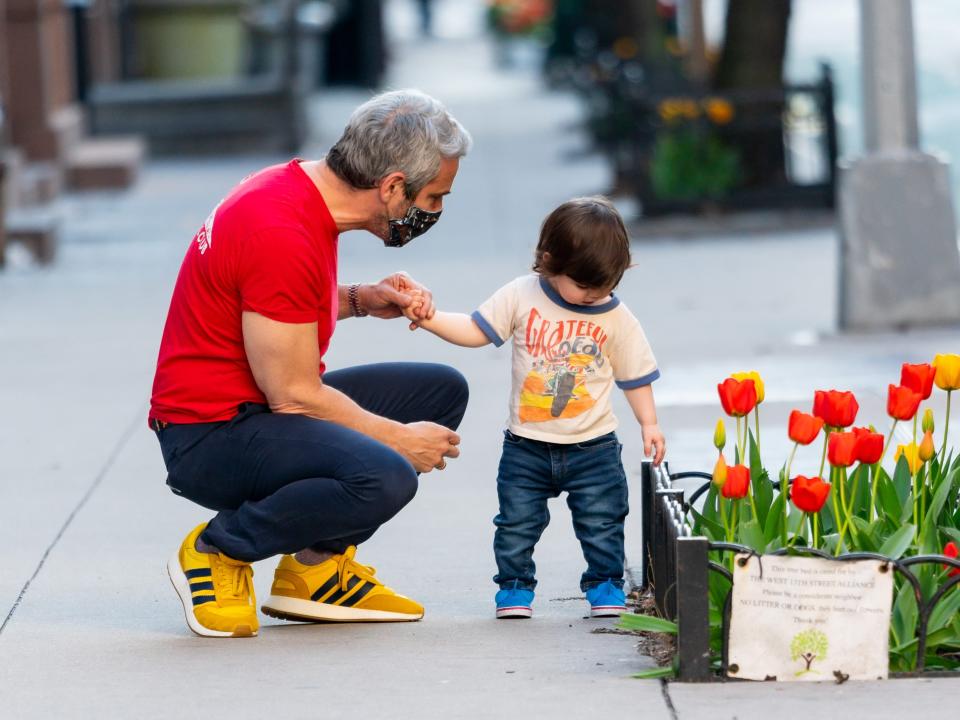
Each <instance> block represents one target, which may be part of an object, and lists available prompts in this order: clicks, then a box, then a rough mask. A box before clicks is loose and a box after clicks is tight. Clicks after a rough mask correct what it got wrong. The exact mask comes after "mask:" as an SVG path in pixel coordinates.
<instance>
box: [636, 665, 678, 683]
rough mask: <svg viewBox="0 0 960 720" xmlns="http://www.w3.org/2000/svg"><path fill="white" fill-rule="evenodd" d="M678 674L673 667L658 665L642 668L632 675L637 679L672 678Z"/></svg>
mask: <svg viewBox="0 0 960 720" xmlns="http://www.w3.org/2000/svg"><path fill="white" fill-rule="evenodd" d="M676 674H677V673H676V671H675V670H674V669H673V668H672V667H670V666H669V665H663V666H662V667H660V666H658V667H653V668H649V669H648V670H641V671H640V672H638V673H634V674H633V675H631V676H630V677H632V678H636V679H637V680H657V679H659V678H670V677H673V676H674V675H676Z"/></svg>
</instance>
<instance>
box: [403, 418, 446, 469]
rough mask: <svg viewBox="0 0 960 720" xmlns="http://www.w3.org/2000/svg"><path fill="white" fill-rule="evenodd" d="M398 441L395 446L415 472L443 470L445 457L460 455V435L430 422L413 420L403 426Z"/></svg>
mask: <svg viewBox="0 0 960 720" xmlns="http://www.w3.org/2000/svg"><path fill="white" fill-rule="evenodd" d="M403 428H404V429H403V432H402V434H401V439H400V442H399V443H398V444H397V447H396V448H395V449H396V450H397V452H399V453H400V454H401V455H403V456H404V457H405V458H406V459H407V460H409V461H410V464H411V465H413V467H414V469H415V470H416V471H417V472H421V473H428V472H430V471H431V470H443V469H444V468H445V467H446V466H447V462H446V459H445V458H455V457H458V456H459V455H460V448H459V447H457V446H458V445H459V444H460V436H459V435H457V433H455V432H454V431H453V430H448V429H447V428H445V427H443V426H442V425H437V424H436V423H432V422H415V423H409V424H407V425H404V426H403Z"/></svg>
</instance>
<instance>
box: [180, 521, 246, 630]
mask: <svg viewBox="0 0 960 720" xmlns="http://www.w3.org/2000/svg"><path fill="white" fill-rule="evenodd" d="M206 526H207V524H206V523H203V524H201V525H198V526H197V527H195V528H194V529H193V531H192V532H191V533H190V534H189V535H187V537H186V539H185V540H184V541H183V544H181V545H180V549H179V550H177V552H175V553H174V554H173V557H171V558H170V561H169V562H168V563H167V573H168V574H169V575H170V581H171V582H172V583H173V587H174V589H175V590H176V591H177V595H179V596H180V602H182V603H183V612H184V614H185V615H186V616H187V625H189V626H190V629H191V630H193V631H194V632H195V633H196V634H197V635H203V636H205V637H253V636H254V635H256V634H257V630H259V629H260V623H259V622H258V621H257V598H256V597H255V596H254V593H253V568H251V567H250V564H249V563H245V562H241V561H240V560H234V559H233V558H229V557H227V556H226V555H224V554H223V553H218V554H216V555H213V554H210V553H202V552H198V551H197V550H196V542H197V538H198V537H199V536H200V533H202V532H203V530H204V528H205V527H206Z"/></svg>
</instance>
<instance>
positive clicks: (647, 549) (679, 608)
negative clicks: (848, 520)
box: [641, 461, 960, 682]
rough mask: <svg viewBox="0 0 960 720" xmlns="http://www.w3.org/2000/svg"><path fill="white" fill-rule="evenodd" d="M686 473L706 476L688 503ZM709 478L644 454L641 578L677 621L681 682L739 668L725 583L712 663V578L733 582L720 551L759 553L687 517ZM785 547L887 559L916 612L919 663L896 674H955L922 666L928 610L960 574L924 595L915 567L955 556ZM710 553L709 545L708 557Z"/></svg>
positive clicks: (953, 562)
mask: <svg viewBox="0 0 960 720" xmlns="http://www.w3.org/2000/svg"><path fill="white" fill-rule="evenodd" d="M687 478H697V479H703V480H706V483H707V484H706V485H704V486H701V487H700V488H698V489H697V490H696V491H695V492H694V493H693V494H692V495H691V500H690V502H689V503H688V502H687V501H685V500H684V491H683V490H681V489H679V488H677V487H675V485H674V483H675V481H677V480H681V479H687ZM709 481H710V475H709V474H707V473H702V472H688V473H675V474H671V473H670V470H669V467H668V466H667V464H666V463H664V464H662V465H661V466H660V467H659V468H658V467H654V465H653V464H652V463H651V462H649V461H645V462H644V464H643V471H642V475H641V493H642V496H643V497H642V521H641V522H642V531H643V546H642V547H643V585H644V587H645V588H647V589H649V590H651V591H652V592H653V597H654V601H655V604H656V609H657V612H658V613H659V614H660V615H661V616H663V617H665V618H668V619H670V620H674V621H675V622H676V623H677V625H678V628H679V632H678V634H677V656H678V679H680V680H682V681H686V682H708V681H711V680H716V679H726V678H729V677H735V676H736V668H731V667H730V666H729V664H728V655H727V650H728V647H727V646H728V640H729V627H730V604H731V597H732V592H730V591H729V590H728V591H727V593H726V600H725V602H724V607H723V614H722V618H723V625H722V632H721V638H722V643H721V653H720V664H719V668H715V663H714V662H713V656H712V650H711V643H710V639H711V630H710V594H709V582H710V577H711V574H717V575H719V576H721V577H723V578H725V579H726V581H727V582H728V583H729V586H730V588H731V589H732V587H733V575H732V573H731V572H730V570H729V569H728V568H727V567H725V565H724V564H723V563H722V562H718V561H717V559H720V558H723V557H724V555H725V554H729V553H733V554H735V555H742V554H744V555H751V556H757V553H756V552H755V551H754V550H753V549H751V548H749V547H746V546H744V545H739V544H736V543H721V542H711V541H710V540H708V539H707V538H705V537H702V536H696V535H694V534H693V530H692V527H691V525H690V524H689V522H688V521H687V511H688V510H689V509H690V506H691V505H692V504H693V502H695V501H696V499H697V498H699V497H700V495H702V494H703V493H704V492H705V491H706V489H707V487H708V486H709V485H708V484H709ZM790 552H792V553H797V554H803V555H811V556H816V557H821V558H825V559H829V560H833V561H836V562H849V561H853V560H878V561H880V562H882V563H885V567H888V568H892V569H893V571H894V572H896V573H897V574H898V575H900V576H901V577H902V578H903V579H904V580H905V581H906V582H908V583H909V584H910V586H911V588H912V592H913V597H914V599H915V601H916V605H917V613H918V620H917V626H916V640H917V653H916V654H917V665H916V669H915V670H914V671H913V672H910V673H894V675H895V676H915V675H917V674H920V673H924V675H925V676H929V675H949V676H951V677H955V676H956V673H955V672H943V671H934V672H929V671H928V672H924V667H925V661H926V652H925V650H926V644H927V637H928V633H927V628H928V623H929V621H930V617H931V615H932V614H933V611H934V610H935V609H936V607H937V605H938V604H939V603H940V601H941V600H942V599H943V598H944V597H945V596H946V594H947V593H948V592H949V591H950V590H951V589H952V588H954V587H956V586H958V585H960V575H955V576H953V577H950V578H948V579H947V581H946V582H944V583H943V584H942V585H940V586H939V587H937V588H936V589H935V590H934V592H933V593H932V594H931V595H930V596H929V597H925V596H924V593H923V590H922V588H921V584H920V580H919V579H918V578H917V575H916V573H915V572H914V571H913V569H914V568H917V567H919V566H922V565H935V566H937V567H940V566H943V565H945V564H950V565H953V566H955V567H957V568H960V561H958V560H956V559H953V558H947V557H944V556H943V555H914V556H911V557H907V558H901V559H899V560H896V559H893V558H889V557H886V556H884V555H880V554H877V553H866V552H856V553H845V554H843V555H839V556H833V555H830V554H829V553H826V552H824V551H822V550H819V549H816V548H809V547H803V546H797V547H794V548H792V549H791V550H790ZM711 553H713V556H712V557H711ZM770 554H772V555H785V554H787V550H786V549H782V550H777V551H775V552H773V553H770ZM743 560H744V559H743V558H739V559H738V560H737V561H738V562H743Z"/></svg>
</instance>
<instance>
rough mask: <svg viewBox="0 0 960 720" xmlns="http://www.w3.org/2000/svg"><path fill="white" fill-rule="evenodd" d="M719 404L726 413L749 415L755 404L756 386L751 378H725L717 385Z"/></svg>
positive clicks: (736, 415) (735, 415)
mask: <svg viewBox="0 0 960 720" xmlns="http://www.w3.org/2000/svg"><path fill="white" fill-rule="evenodd" d="M717 392H718V393H720V404H721V405H723V411H724V412H725V413H726V414H727V415H732V416H734V417H743V416H744V415H749V414H750V413H751V412H752V411H753V408H755V407H756V405H757V387H756V385H754V384H753V380H735V379H734V378H727V379H726V380H724V381H723V382H722V383H720V384H719V385H717Z"/></svg>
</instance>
